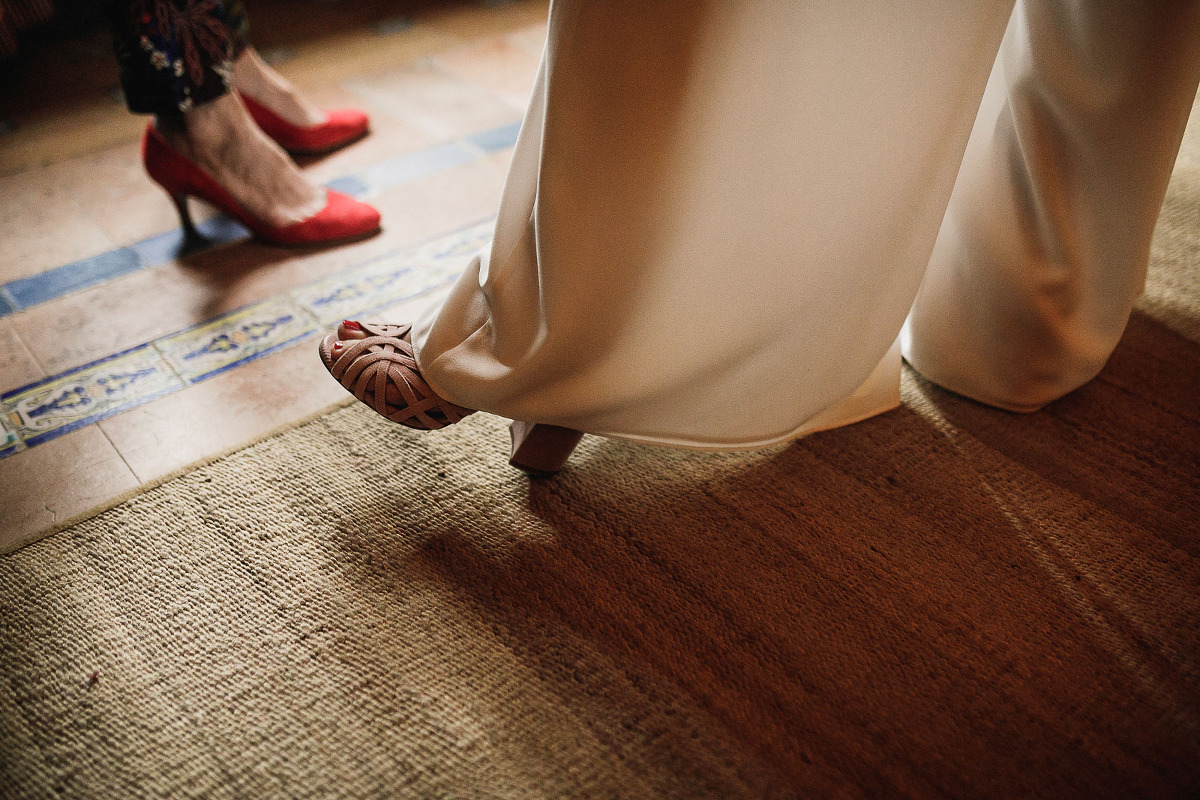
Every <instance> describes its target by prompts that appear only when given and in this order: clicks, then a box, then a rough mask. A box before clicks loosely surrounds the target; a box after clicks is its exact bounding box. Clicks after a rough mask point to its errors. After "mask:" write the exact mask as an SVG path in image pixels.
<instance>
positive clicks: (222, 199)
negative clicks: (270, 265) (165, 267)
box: [142, 123, 379, 245]
mask: <svg viewBox="0 0 1200 800" xmlns="http://www.w3.org/2000/svg"><path fill="white" fill-rule="evenodd" d="M142 162H143V163H144V164H145V166H146V173H147V174H149V176H150V178H151V179H152V180H153V181H154V182H155V183H157V184H158V185H159V186H161V187H162V188H163V189H164V190H165V191H166V193H167V194H169V195H170V196H171V199H172V200H173V201H175V207H176V208H177V209H178V210H179V219H180V222H182V223H183V227H184V230H185V231H187V233H188V235H195V233H196V227H195V225H193V224H192V216H191V214H190V213H189V212H188V207H187V198H188V197H189V196H191V197H199V198H200V199H201V200H203V201H205V202H206V203H211V204H212V205H214V206H216V207H217V208H219V209H221V210H222V211H224V212H225V213H226V214H228V215H229V216H231V217H233V218H234V219H236V220H237V221H238V222H240V223H242V224H243V225H245V226H246V227H247V228H249V229H250V231H251V232H252V233H253V234H254V235H255V236H257V237H258V238H260V239H262V240H264V241H267V242H272V243H274V244H283V245H312V244H333V243H338V242H348V241H353V240H355V239H362V238H364V237H367V236H370V235H371V234H373V233H375V232H376V231H378V230H379V212H378V211H376V210H375V209H374V208H372V207H371V206H369V205H367V204H366V203H360V202H358V201H357V200H355V199H354V198H353V197H350V196H349V195H344V194H342V193H341V192H335V191H333V190H332V189H326V190H325V195H326V202H325V208H323V209H321V210H320V211H318V212H317V213H316V214H314V215H312V216H311V217H309V218H308V219H306V220H302V221H300V222H293V223H292V224H290V225H285V226H283V227H272V226H271V225H268V224H267V223H265V222H263V221H262V220H259V219H255V218H254V217H252V216H250V214H248V213H247V212H246V211H245V210H244V209H243V208H242V207H241V206H240V205H238V202H237V201H236V200H234V199H233V198H232V197H230V196H229V193H228V192H226V191H225V190H224V189H222V188H221V186H220V184H218V183H217V182H216V181H215V180H213V178H212V176H210V175H209V174H208V173H207V172H205V171H204V170H203V169H201V168H200V167H199V166H197V165H196V164H195V163H193V162H192V161H190V160H188V159H187V158H185V157H183V156H182V155H180V154H179V153H178V152H176V151H175V149H174V148H172V147H171V146H170V145H169V144H167V142H166V140H165V139H163V137H162V134H160V133H159V132H158V131H157V130H156V129H155V127H154V125H153V123H151V124H150V125H148V126H147V127H146V135H145V136H144V137H143V138H142Z"/></svg>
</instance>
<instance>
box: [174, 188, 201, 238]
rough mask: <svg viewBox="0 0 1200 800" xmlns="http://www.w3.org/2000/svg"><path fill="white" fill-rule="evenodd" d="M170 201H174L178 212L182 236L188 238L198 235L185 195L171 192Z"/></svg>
mask: <svg viewBox="0 0 1200 800" xmlns="http://www.w3.org/2000/svg"><path fill="white" fill-rule="evenodd" d="M168 194H170V192H168ZM171 202H173V203H175V210H176V211H178V212H179V224H180V225H182V226H183V235H184V237H185V238H187V239H189V240H190V239H195V238H197V237H199V236H200V232H199V231H198V230H196V223H194V222H192V212H191V210H189V209H188V204H187V195H186V194H171Z"/></svg>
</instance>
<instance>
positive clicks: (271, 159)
mask: <svg viewBox="0 0 1200 800" xmlns="http://www.w3.org/2000/svg"><path fill="white" fill-rule="evenodd" d="M156 125H157V127H158V130H159V132H161V133H162V135H163V137H164V138H165V139H166V140H167V143H168V144H170V145H171V146H172V147H173V148H175V150H177V151H178V152H179V153H180V154H181V155H183V156H185V157H186V158H188V159H191V160H192V161H193V162H195V163H196V164H197V165H198V166H200V167H201V168H202V169H204V171H205V172H207V173H208V174H209V175H210V176H212V178H213V179H214V180H215V181H216V182H217V183H218V184H220V186H221V187H222V188H223V189H224V190H225V191H226V192H228V193H229V195H230V196H231V197H232V198H233V199H234V200H235V201H237V203H238V204H239V205H240V206H241V207H242V208H243V209H245V210H246V211H247V212H248V213H249V214H250V215H251V216H253V217H255V218H257V219H260V220H262V221H263V222H264V223H267V224H268V225H270V226H272V227H284V226H287V225H290V224H292V223H294V222H300V221H302V220H305V219H308V218H309V217H311V216H313V215H314V214H316V213H318V212H319V211H320V210H321V209H323V208H324V207H325V203H326V197H325V192H324V190H323V189H320V188H318V187H316V186H313V185H312V184H311V183H309V182H308V180H307V179H306V178H305V177H304V174H303V173H302V172H301V171H300V169H299V167H297V166H296V164H295V162H294V161H292V159H291V157H290V156H288V154H287V153H285V152H284V151H283V149H282V148H280V147H279V145H277V144H275V142H274V141H272V140H271V139H270V138H269V137H267V135H266V134H264V133H263V132H262V131H261V130H260V129H259V127H258V126H257V125H255V124H254V120H253V119H251V118H250V114H249V113H248V112H247V111H246V108H245V106H243V105H242V103H241V101H240V100H239V99H238V98H237V97H236V96H235V95H233V94H226V95H223V96H221V97H219V98H217V99H216V100H213V101H211V102H208V103H203V104H201V105H198V106H196V107H195V108H193V109H192V110H191V111H188V112H186V113H185V114H183V115H182V118H172V117H159V118H158V120H157V121H156Z"/></svg>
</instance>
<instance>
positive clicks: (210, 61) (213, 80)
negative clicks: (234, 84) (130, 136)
mask: <svg viewBox="0 0 1200 800" xmlns="http://www.w3.org/2000/svg"><path fill="white" fill-rule="evenodd" d="M105 8H106V11H107V12H108V18H109V23H110V25H111V28H112V35H113V47H114V49H115V50H116V52H117V64H118V66H119V67H120V70H121V88H122V89H123V90H124V92H125V102H126V103H128V105H129V110H130V111H134V112H137V113H143V114H162V115H171V114H179V113H181V112H184V111H188V110H190V109H191V108H192V107H193V106H195V105H197V104H199V103H204V102H207V101H209V100H213V99H215V98H217V97H220V96H221V95H223V94H225V93H226V92H227V91H229V83H230V80H231V79H232V77H233V60H234V59H235V58H237V57H238V55H239V54H240V53H241V52H242V49H243V48H244V47H245V46H246V40H247V36H248V34H249V25H248V23H247V22H246V9H245V7H244V6H243V5H242V1H241V0H105Z"/></svg>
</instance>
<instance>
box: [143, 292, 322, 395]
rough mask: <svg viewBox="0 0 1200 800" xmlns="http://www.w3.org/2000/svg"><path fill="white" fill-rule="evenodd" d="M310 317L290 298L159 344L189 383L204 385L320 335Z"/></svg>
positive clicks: (226, 317) (259, 305)
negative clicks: (259, 359) (235, 368)
mask: <svg viewBox="0 0 1200 800" xmlns="http://www.w3.org/2000/svg"><path fill="white" fill-rule="evenodd" d="M316 330H317V329H316V326H315V325H314V324H313V321H312V318H311V317H310V316H309V315H307V314H305V313H304V312H303V311H301V310H300V309H299V308H297V307H296V306H295V305H294V304H293V303H292V302H291V300H290V299H289V298H287V297H279V298H272V299H270V300H265V301H263V302H261V303H255V304H254V305H252V306H249V307H248V308H245V309H243V310H241V311H235V312H233V313H231V314H226V315H224V316H222V317H218V318H217V319H215V320H213V321H212V322H207V323H205V324H203V325H198V326H196V327H195V328H190V329H188V330H186V331H183V332H181V333H176V334H174V335H172V336H166V337H164V338H162V339H158V340H157V341H155V343H154V346H155V347H157V348H158V350H159V352H161V353H162V354H163V355H164V356H165V357H166V359H167V361H168V362H170V364H171V366H172V367H174V368H175V371H176V372H177V373H178V374H179V375H180V377H182V378H183V379H184V380H186V381H187V382H189V383H195V382H197V381H202V380H204V379H205V378H209V377H212V376H213V375H216V374H218V373H221V372H224V371H225V370H227V369H229V368H231V367H233V366H237V365H239V364H244V363H246V362H247V361H250V360H251V359H254V358H259V357H261V356H264V355H266V354H267V353H271V352H274V351H275V350H278V349H279V348H280V347H283V346H285V345H288V344H291V343H292V342H294V341H296V340H297V339H302V338H304V337H305V336H309V335H310V334H313V333H316Z"/></svg>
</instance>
